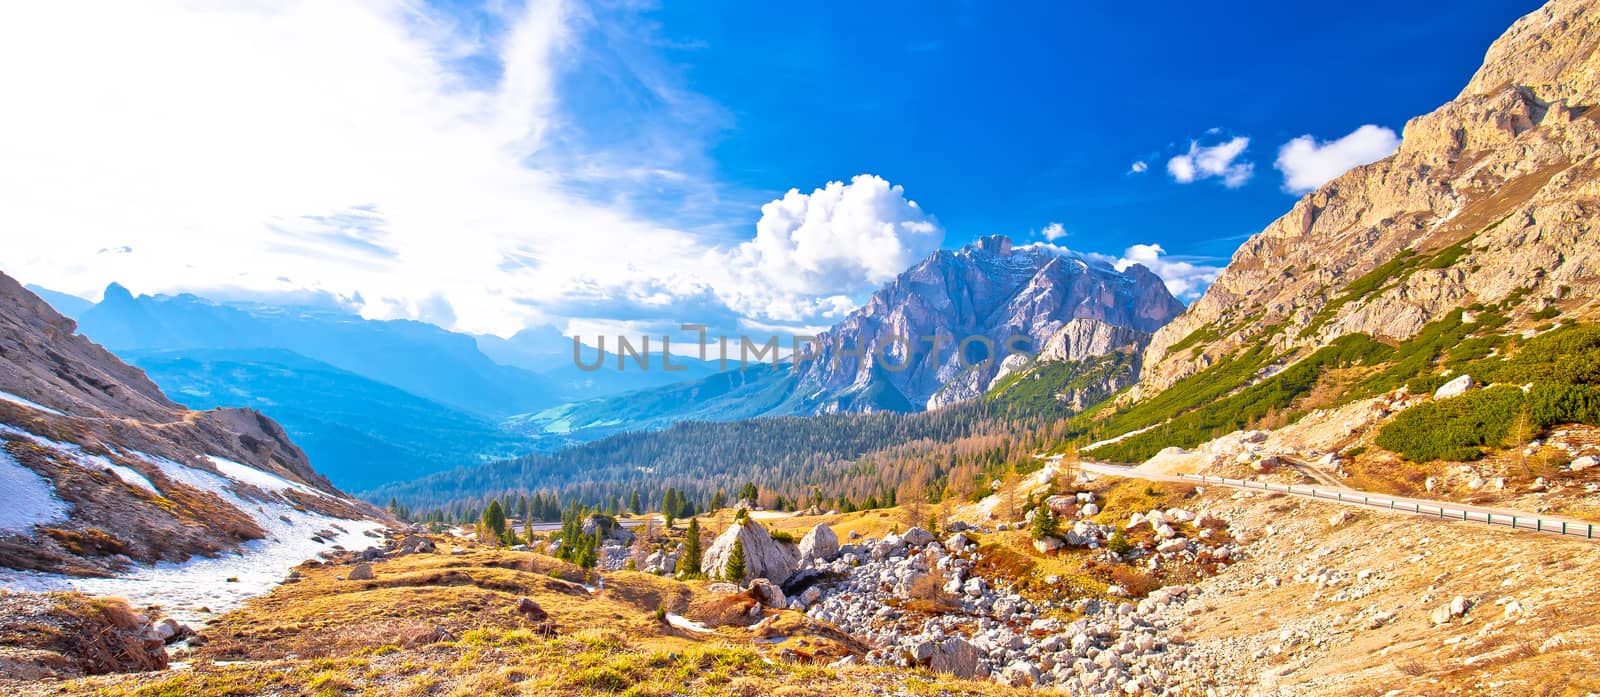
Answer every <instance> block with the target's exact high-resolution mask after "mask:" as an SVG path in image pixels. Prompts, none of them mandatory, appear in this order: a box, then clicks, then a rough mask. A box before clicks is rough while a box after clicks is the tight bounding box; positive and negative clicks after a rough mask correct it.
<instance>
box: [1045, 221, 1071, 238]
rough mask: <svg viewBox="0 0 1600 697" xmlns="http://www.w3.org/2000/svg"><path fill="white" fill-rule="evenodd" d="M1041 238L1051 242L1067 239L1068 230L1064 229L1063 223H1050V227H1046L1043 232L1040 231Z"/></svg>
mask: <svg viewBox="0 0 1600 697" xmlns="http://www.w3.org/2000/svg"><path fill="white" fill-rule="evenodd" d="M1039 236H1040V237H1043V238H1045V239H1046V240H1048V241H1050V242H1054V241H1056V240H1059V239H1061V238H1063V237H1066V236H1067V229H1066V228H1064V227H1062V226H1061V223H1050V224H1049V225H1046V226H1044V229H1043V230H1040V231H1039Z"/></svg>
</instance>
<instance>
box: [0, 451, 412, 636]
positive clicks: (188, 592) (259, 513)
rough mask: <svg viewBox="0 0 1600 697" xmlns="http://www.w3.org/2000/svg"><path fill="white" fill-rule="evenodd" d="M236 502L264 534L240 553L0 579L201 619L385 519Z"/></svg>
mask: <svg viewBox="0 0 1600 697" xmlns="http://www.w3.org/2000/svg"><path fill="white" fill-rule="evenodd" d="M174 464H176V463H174ZM179 466H180V467H181V465H179ZM241 509H242V510H244V511H245V512H246V513H249V514H250V516H251V517H253V518H254V519H255V521H256V523H257V524H258V525H260V526H261V528H262V529H263V530H265V531H266V533H267V537H266V538H265V539H260V540H251V541H249V542H246V543H244V544H243V545H240V548H241V552H240V553H230V554H225V555H223V556H220V557H196V558H193V559H190V560H188V561H184V562H180V563H172V562H161V563H159V564H156V565H155V566H141V567H137V568H135V569H134V570H133V571H131V572H129V573H128V574H126V575H123V576H118V577H115V578H80V577H74V576H63V575H60V574H46V573H40V572H37V571H14V570H10V569H0V587H5V588H10V589H12V590H26V591H35V592H44V591H63V590H75V591H80V592H83V593H89V594H92V595H115V596H120V597H123V598H127V599H128V600H129V601H130V602H132V603H133V604H134V606H136V607H137V606H143V605H161V606H162V607H163V608H165V610H166V612H168V613H169V614H170V615H172V616H173V617H174V618H176V619H178V620H179V621H182V622H186V623H189V624H191V625H194V624H203V623H204V622H205V621H206V620H208V619H209V618H210V617H211V615H210V614H208V613H206V612H203V611H202V610H201V608H207V609H209V610H210V611H211V612H212V613H222V612H226V611H228V610H231V609H233V608H235V607H238V606H239V604H241V603H243V602H244V601H245V600H247V599H249V598H252V597H254V596H257V595H261V594H263V593H266V592H267V591H270V590H272V588H273V587H275V586H277V585H278V584H279V583H281V582H282V581H283V577H284V576H285V575H286V574H287V573H288V572H289V569H292V568H294V567H295V566H298V565H299V564H300V563H301V562H304V561H305V560H307V559H311V558H313V557H316V556H317V555H318V554H320V553H322V552H324V551H327V550H329V549H331V548H333V546H335V545H342V546H344V547H346V548H348V549H352V550H360V549H365V548H366V547H369V546H372V545H374V544H376V543H377V540H376V539H373V538H371V537H369V536H367V534H366V533H367V532H368V531H374V532H376V531H378V530H381V529H382V528H383V524H381V523H377V522H374V521H370V520H345V519H342V518H333V517H329V516H324V515H321V514H317V513H309V512H301V511H297V510H295V509H294V508H293V507H292V506H290V505H288V504H283V503H266V504H257V505H252V506H249V507H241ZM0 515H3V514H0ZM280 516H282V517H281V518H280ZM334 526H338V527H334ZM340 528H342V529H343V531H342V532H341V531H340ZM323 530H326V531H328V532H332V533H334V534H333V535H331V536H326V537H323V538H322V539H323V541H321V542H318V541H316V540H313V539H311V538H312V536H313V535H316V534H317V533H318V532H319V531H323ZM230 579H233V580H230Z"/></svg>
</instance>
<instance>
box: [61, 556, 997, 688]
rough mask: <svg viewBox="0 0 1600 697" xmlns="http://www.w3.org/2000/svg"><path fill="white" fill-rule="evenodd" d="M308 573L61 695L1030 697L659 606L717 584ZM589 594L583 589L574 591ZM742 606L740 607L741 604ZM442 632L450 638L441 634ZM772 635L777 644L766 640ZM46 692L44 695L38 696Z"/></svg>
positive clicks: (441, 563) (789, 618)
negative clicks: (142, 669) (194, 637)
mask: <svg viewBox="0 0 1600 697" xmlns="http://www.w3.org/2000/svg"><path fill="white" fill-rule="evenodd" d="M373 569H374V573H375V578H374V579H373V580H371V581H344V580H339V578H338V577H339V576H342V575H345V574H346V573H348V571H349V567H348V566H345V565H312V564H308V565H306V566H303V567H301V574H302V577H303V580H301V581H299V582H297V583H291V584H285V585H283V586H280V587H278V588H277V589H275V590H274V591H273V592H272V593H269V594H268V595H266V596H262V597H260V598H257V599H255V600H253V601H251V602H249V603H247V604H246V605H245V606H244V607H242V608H240V609H238V610H235V611H233V612H230V613H228V614H226V615H223V616H222V617H220V618H218V619H217V620H216V621H215V622H214V623H213V624H212V625H211V626H210V627H209V628H208V629H206V630H205V632H204V634H205V635H206V637H207V638H208V639H209V640H210V641H209V642H208V643H206V644H205V645H203V646H202V647H200V648H199V649H197V650H195V652H194V653H193V655H190V656H187V657H185V658H186V659H187V660H189V661H191V662H192V663H193V666H192V668H190V669H188V670H184V671H180V672H171V671H169V672H166V673H147V674H134V675H120V676H108V677H102V678H84V679H80V680H76V681H71V682H65V683H59V684H52V685H49V686H47V690H48V692H49V693H50V694H67V695H91V694H93V695H124V694H126V695H140V696H148V697H167V696H173V697H176V696H178V695H199V694H206V695H210V694H236V695H254V694H283V695H347V694H382V695H419V696H420V695H435V696H454V695H461V696H463V697H465V696H467V695H472V696H473V697H477V696H479V695H491V696H493V695H560V696H569V695H570V696H578V695H638V696H649V695H659V696H662V697H666V696H668V695H735V694H740V695H822V694H826V695H855V694H882V693H883V692H884V691H886V690H888V691H897V690H901V689H902V688H904V690H905V693H906V694H913V695H934V694H939V695H974V696H980V695H984V696H986V695H1015V694H1022V693H1021V692H1018V691H1014V690H1010V689H1007V688H1003V687H999V686H997V685H993V684H988V683H979V682H967V681H960V680H953V679H946V678H939V677H935V676H932V675H925V674H917V675H914V676H910V677H909V678H908V674H907V673H906V672H905V671H893V670H888V669H877V668H850V669H844V670H832V669H828V668H825V667H824V666H825V665H826V664H827V663H831V662H833V661H834V660H837V659H838V658H840V657H842V656H845V655H850V654H858V653H861V652H864V651H866V650H867V649H868V648H869V647H867V646H864V645H862V644H861V643H859V642H858V641H856V640H855V639H853V638H851V637H849V636H848V635H845V634H843V633H841V632H839V631H838V630H837V629H834V628H832V627H830V626H827V625H821V624H818V623H816V622H814V621H813V620H811V619H809V618H807V617H805V616H804V615H803V614H801V613H797V612H788V611H785V612H773V611H768V612H766V613H765V616H767V617H768V618H769V619H768V620H767V621H766V622H764V623H763V624H762V626H761V628H760V631H759V633H758V632H756V631H752V630H751V629H747V628H744V627H731V626H730V627H722V628H719V629H718V630H717V631H716V632H715V633H713V634H702V633H697V632H689V631H684V630H679V629H676V628H674V627H671V626H669V625H667V624H665V623H662V622H660V621H658V620H656V619H655V610H656V608H657V607H662V606H665V607H666V608H667V609H668V610H669V611H673V612H683V613H685V614H688V615H689V616H691V617H694V616H696V614H697V612H698V611H699V610H701V609H702V608H704V607H707V606H708V605H710V604H713V603H715V602H717V599H715V598H712V597H711V595H710V594H709V593H708V592H707V590H706V589H707V587H708V586H709V585H710V584H708V583H706V582H689V583H680V582H678V581H674V580H671V579H666V578H659V577H655V576H651V575H648V574H641V573H634V572H611V573H607V574H606V575H605V584H604V589H603V590H601V591H599V592H598V593H594V594H590V593H589V592H588V591H586V590H584V589H582V588H581V587H577V586H575V585H574V584H572V583H570V582H568V581H565V580H561V579H559V578H556V577H555V576H561V575H572V574H575V575H581V570H575V567H570V565H566V564H563V563H562V562H559V561H556V560H554V559H550V558H548V557H543V556H542V555H537V554H528V553H515V552H506V551H499V550H493V551H490V550H481V551H474V552H473V553H471V554H467V555H463V556H449V555H432V554H422V555H411V556H406V557H400V558H396V559H390V560H382V561H379V562H376V563H374V564H373ZM575 588H576V590H574V589H575ZM522 597H527V598H530V599H532V600H534V601H535V602H538V603H539V604H540V605H541V606H542V607H543V608H544V609H545V611H546V612H548V613H549V615H550V620H551V621H552V622H553V623H554V624H555V625H556V629H557V631H556V633H555V635H554V636H547V635H544V634H542V633H541V632H540V631H538V628H537V627H536V626H535V625H534V624H533V623H532V622H529V621H527V620H525V619H523V618H522V617H521V616H520V615H518V614H517V613H516V612H515V611H514V610H513V609H512V608H513V605H514V603H515V602H516V601H517V600H518V599H520V598H522ZM735 597H738V596H735ZM440 630H442V631H440ZM758 639H763V640H764V641H762V640H758ZM34 687H38V686H37V685H35V686H34Z"/></svg>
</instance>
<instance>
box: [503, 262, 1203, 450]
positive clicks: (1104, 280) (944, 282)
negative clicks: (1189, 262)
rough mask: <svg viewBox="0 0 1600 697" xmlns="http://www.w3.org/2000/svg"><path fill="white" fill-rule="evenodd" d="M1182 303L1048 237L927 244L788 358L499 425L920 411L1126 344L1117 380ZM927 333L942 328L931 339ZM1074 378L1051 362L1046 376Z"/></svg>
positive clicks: (567, 427) (587, 428)
mask: <svg viewBox="0 0 1600 697" xmlns="http://www.w3.org/2000/svg"><path fill="white" fill-rule="evenodd" d="M1183 309H1184V307H1183V304H1182V303H1180V302H1178V301H1177V299H1175V298H1173V297H1172V294H1171V293H1169V292H1168V291H1167V288H1166V286H1165V285H1164V284H1163V283H1162V281H1161V279H1160V278H1159V277H1157V276H1156V275H1155V274H1154V273H1151V272H1150V271H1149V270H1147V269H1145V268H1144V267H1142V266H1138V265H1135V266H1132V267H1129V268H1128V269H1127V270H1126V271H1121V272H1119V271H1117V270H1116V269H1113V268H1110V267H1109V266H1106V265H1104V264H1100V263H1096V262H1091V261H1088V260H1085V259H1083V258H1081V257H1078V256H1076V255H1074V254H1071V253H1067V252H1064V251H1062V250H1059V249H1056V248H1052V247H1046V246H1022V247H1018V246H1014V245H1013V244H1012V242H1011V240H1010V239H1008V238H1006V237H1001V236H995V237H988V238H984V239H983V240H980V241H978V242H976V243H974V244H971V245H968V246H966V247H963V248H962V249H959V250H954V251H943V250H942V251H939V252H935V253H934V254H933V255H931V256H929V257H928V258H927V259H925V260H923V261H922V262H921V263H919V264H917V265H916V266H914V267H912V268H911V269H910V270H908V271H906V272H905V273H902V274H901V275H900V276H899V277H898V278H896V279H895V280H893V281H891V282H890V283H889V284H888V285H887V286H885V287H884V288H883V289H881V290H879V291H878V292H877V293H874V294H873V295H872V297H871V298H869V299H868V300H867V302H866V304H865V305H863V306H862V307H861V308H860V309H858V310H856V311H855V312H853V313H851V314H850V315H849V316H848V317H846V318H845V319H844V320H843V321H842V322H840V323H839V324H837V325H834V327H833V328H831V329H829V330H828V331H826V332H823V333H822V334H821V335H820V336H818V337H817V339H816V342H815V348H814V349H810V350H807V349H802V353H804V354H805V355H803V356H801V357H799V358H797V359H795V360H786V361H785V362H784V363H783V364H782V365H779V366H776V367H774V366H772V365H771V364H770V362H769V363H761V362H759V361H756V362H754V364H753V365H750V366H749V367H747V368H743V369H740V370H734V371H729V372H724V373H718V374H715V375H710V376H707V377H705V378H702V379H699V380H694V381H690V382H683V383H678V384H673V385H669V386H666V387H661V388H655V389H650V390H643V391H639V392H632V393H627V394H620V395H614V396H610V397H604V398H599V399H591V400H585V401H581V402H574V403H569V404H562V405H559V406H556V407H552V408H549V409H546V410H543V411H539V412H534V413H530V414H526V415H522V416H517V417H513V418H512V419H510V420H509V421H508V425H509V426H510V427H512V428H514V429H516V430H518V431H519V432H522V433H525V434H527V435H529V436H531V437H535V438H540V439H546V440H549V439H562V440H567V441H571V442H578V441H589V440H595V439H597V438H601V437H605V436H608V435H612V434H615V433H619V432H623V431H630V430H641V429H650V428H661V427H665V426H668V425H671V424H673V423H677V422H680V421H733V420H738V419H747V418H753V417H758V416H779V415H785V416H787V415H809V414H824V413H870V412H879V411H892V412H916V411H923V410H925V409H930V408H938V407H942V406H947V405H950V404H956V403H959V402H963V401H967V400H971V399H975V398H978V397H980V396H982V395H984V394H985V393H987V392H989V391H990V390H991V389H994V388H997V387H999V386H1000V385H1001V383H1002V382H1014V381H1015V379H1016V376H1015V375H1014V374H1015V373H1018V372H1026V371H1029V370H1031V369H1032V368H1033V365H1034V362H1033V361H1032V360H1031V359H1030V358H1029V356H1030V355H1037V356H1038V357H1039V358H1040V359H1042V360H1043V361H1044V362H1050V363H1060V362H1073V364H1074V365H1081V366H1084V368H1085V369H1089V366H1090V365H1091V363H1090V362H1086V361H1085V359H1091V358H1095V357H1099V356H1105V355H1108V354H1111V353H1124V354H1128V353H1131V354H1134V356H1135V357H1134V358H1133V359H1132V360H1131V361H1130V362H1129V363H1131V365H1128V366H1125V367H1124V369H1120V370H1117V371H1114V373H1113V375H1114V377H1112V378H1109V382H1106V381H1102V382H1103V383H1104V386H1105V387H1108V388H1111V391H1115V389H1120V388H1121V387H1123V386H1126V384H1128V383H1129V382H1131V380H1132V378H1133V377H1134V376H1135V374H1136V373H1137V370H1138V368H1137V357H1136V356H1137V354H1138V353H1139V352H1140V351H1142V350H1143V348H1144V345H1145V343H1146V342H1147V341H1148V340H1149V337H1150V333H1151V332H1153V331H1154V330H1156V329H1158V328H1160V327H1161V326H1162V325H1163V324H1165V323H1166V322H1167V321H1169V320H1170V319H1171V318H1173V317H1175V316H1177V315H1178V314H1179V313H1181V312H1182V311H1183ZM924 337H942V339H941V340H939V341H938V342H937V344H938V346H937V349H935V343H936V342H934V341H925V340H924V339H923V338H924ZM1012 349H1016V350H1019V351H1025V352H1026V353H1027V354H1028V355H1020V354H1019V355H1012ZM880 356H881V360H880V358H879V357H880ZM769 360H770V359H769ZM1092 365H1093V367H1094V369H1095V370H1102V371H1103V370H1104V369H1105V368H1104V366H1105V364H1104V363H1092ZM1008 378H1010V380H1009V381H1008V380H1007V379H1008ZM1073 378H1074V375H1071V374H1063V373H1062V372H1061V371H1060V370H1055V371H1052V374H1051V379H1052V384H1056V383H1059V384H1068V383H1071V382H1072V380H1073ZM1102 391H1103V390H1099V389H1097V390H1096V391H1095V392H1096V394H1099V393H1100V392H1102ZM1070 399H1081V395H1076V396H1073V397H1071V398H1070ZM1063 401H1069V398H1068V397H1066V396H1063Z"/></svg>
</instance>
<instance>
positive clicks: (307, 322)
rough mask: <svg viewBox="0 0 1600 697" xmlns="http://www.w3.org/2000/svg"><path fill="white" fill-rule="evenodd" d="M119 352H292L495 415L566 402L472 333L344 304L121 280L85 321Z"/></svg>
mask: <svg viewBox="0 0 1600 697" xmlns="http://www.w3.org/2000/svg"><path fill="white" fill-rule="evenodd" d="M78 328H79V331H80V332H82V333H83V334H84V335H86V336H88V337H89V338H90V339H93V340H94V341H96V342H98V343H100V344H101V345H103V346H105V347H106V348H108V349H110V350H111V351H113V352H116V353H119V354H122V353H127V352H134V351H193V350H197V349H283V350H286V351H292V352H294V353H297V354H300V355H301V356H304V357H306V358H310V359H313V360H316V361H320V362H323V363H326V364H328V365H331V366H334V367H336V368H340V369H342V370H346V371H349V372H351V373H354V374H356V375H360V376H362V377H365V378H367V379H370V380H374V381H377V382H381V383H386V384H389V385H392V386H394V387H397V388H399V389H401V390H404V391H406V392H410V393H412V394H414V395H417V396H419V397H423V398H426V399H429V400H432V401H435V402H438V403H440V404H445V405H448V406H450V407H453V408H456V409H460V410H463V411H467V412H471V413H474V414H478V415H480V416H483V417H487V418H492V419H495V418H500V417H504V416H507V415H510V414H517V413H525V412H528V411H534V410H538V409H543V408H544V407H547V406H550V405H552V404H555V403H556V402H557V401H559V400H558V399H557V398H556V397H555V396H554V395H552V391H551V388H550V385H549V383H548V382H547V381H545V380H544V379H543V378H540V377H539V376H538V375H536V374H534V373H532V372H530V371H527V370H523V369H521V368H513V367H509V366H504V365H500V364H498V363H495V362H494V361H492V360H490V359H489V357H488V356H485V355H484V354H483V352H481V351H479V350H478V346H477V342H476V341H474V340H473V338H472V337H470V336H467V335H465V334H456V333H452V332H448V331H445V330H443V329H440V328H438V327H436V326H433V325H431V324H426V323H423V322H412V321H405V320H390V321H377V320H368V319H363V318H361V317H359V316H357V315H353V314H349V313H346V312H342V311H338V310H330V309H325V308H312V307H279V306H271V305H261V304H252V303H218V302H213V301H210V300H206V299H204V298H200V297H196V296H193V295H187V294H185V295H177V296H168V295H155V296H150V295H142V296H139V297H134V296H133V295H132V294H130V293H129V292H128V291H127V290H126V289H125V288H123V287H122V286H120V285H117V284H112V285H111V286H109V287H108V288H106V293H105V298H104V299H103V300H101V301H100V303H99V304H97V305H95V306H94V307H92V308H89V309H88V310H85V311H84V312H83V313H82V314H81V315H80V316H79V317H78Z"/></svg>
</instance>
